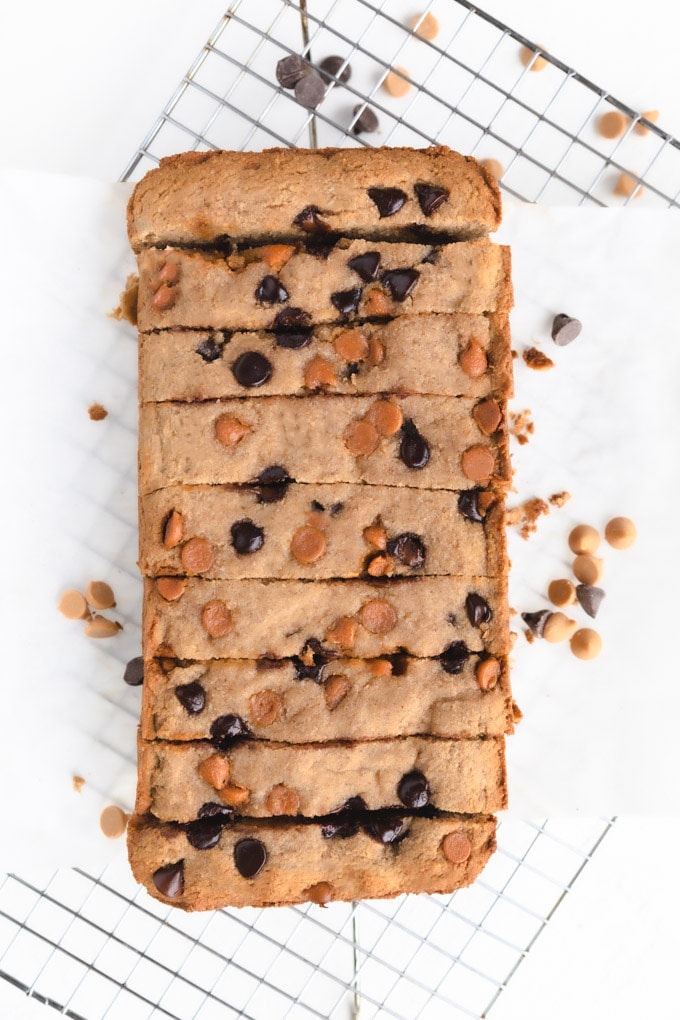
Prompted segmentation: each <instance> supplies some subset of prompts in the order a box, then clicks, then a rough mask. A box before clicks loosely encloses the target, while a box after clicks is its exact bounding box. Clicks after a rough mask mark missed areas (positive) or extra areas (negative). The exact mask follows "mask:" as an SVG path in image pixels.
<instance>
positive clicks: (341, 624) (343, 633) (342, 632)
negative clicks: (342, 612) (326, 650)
mask: <svg viewBox="0 0 680 1020" xmlns="http://www.w3.org/2000/svg"><path fill="white" fill-rule="evenodd" d="M356 636H357V623H356V620H353V619H352V617H351V616H341V617H340V619H339V620H336V621H335V623H334V624H333V626H332V627H330V628H329V629H328V630H327V631H326V641H330V643H331V644H332V645H338V646H339V647H340V648H352V647H353V645H354V642H355V640H356Z"/></svg>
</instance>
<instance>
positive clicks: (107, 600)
mask: <svg viewBox="0 0 680 1020" xmlns="http://www.w3.org/2000/svg"><path fill="white" fill-rule="evenodd" d="M85 598H86V599H87V601H88V603H89V604H90V605H91V606H92V608H93V609H112V608H113V607H114V606H115V604H116V599H115V596H114V594H113V588H112V587H111V586H110V585H108V584H107V583H106V581H90V583H89V584H88V586H87V591H86V592H85Z"/></svg>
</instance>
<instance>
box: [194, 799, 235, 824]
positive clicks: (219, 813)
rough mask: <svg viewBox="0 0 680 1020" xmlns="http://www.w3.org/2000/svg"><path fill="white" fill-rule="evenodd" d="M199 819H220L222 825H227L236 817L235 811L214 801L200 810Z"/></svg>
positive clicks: (208, 802) (202, 806)
mask: <svg viewBox="0 0 680 1020" xmlns="http://www.w3.org/2000/svg"><path fill="white" fill-rule="evenodd" d="M198 817H199V818H220V819H221V824H222V825H226V824H227V822H230V821H231V820H232V818H233V817H234V809H233V808H230V807H227V805H226V804H216V803H215V801H214V800H209V801H207V802H206V803H205V804H202V805H201V807H200V808H199V809H198Z"/></svg>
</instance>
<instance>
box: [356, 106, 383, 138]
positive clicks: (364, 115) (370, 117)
mask: <svg viewBox="0 0 680 1020" xmlns="http://www.w3.org/2000/svg"><path fill="white" fill-rule="evenodd" d="M357 114H359V116H358V117H357ZM352 116H353V117H356V120H355V121H354V124H353V125H352V133H353V134H355V135H361V134H367V135H370V134H373V132H374V131H377V130H378V128H379V127H380V121H379V120H378V117H377V115H376V113H375V112H374V111H373V110H372V109H371V108H370V106H363V105H362V104H361V103H359V105H358V106H355V107H354V109H353V110H352Z"/></svg>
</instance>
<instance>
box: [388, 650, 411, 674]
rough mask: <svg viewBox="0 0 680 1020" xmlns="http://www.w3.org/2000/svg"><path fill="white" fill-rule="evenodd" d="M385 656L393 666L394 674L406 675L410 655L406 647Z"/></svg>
mask: <svg viewBox="0 0 680 1020" xmlns="http://www.w3.org/2000/svg"><path fill="white" fill-rule="evenodd" d="M385 658H386V659H387V661H388V662H389V663H390V665H391V666H392V676H406V674H407V673H408V655H407V653H406V651H405V649H403V648H400V649H399V651H398V652H392V654H391V655H386V656H385Z"/></svg>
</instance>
